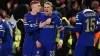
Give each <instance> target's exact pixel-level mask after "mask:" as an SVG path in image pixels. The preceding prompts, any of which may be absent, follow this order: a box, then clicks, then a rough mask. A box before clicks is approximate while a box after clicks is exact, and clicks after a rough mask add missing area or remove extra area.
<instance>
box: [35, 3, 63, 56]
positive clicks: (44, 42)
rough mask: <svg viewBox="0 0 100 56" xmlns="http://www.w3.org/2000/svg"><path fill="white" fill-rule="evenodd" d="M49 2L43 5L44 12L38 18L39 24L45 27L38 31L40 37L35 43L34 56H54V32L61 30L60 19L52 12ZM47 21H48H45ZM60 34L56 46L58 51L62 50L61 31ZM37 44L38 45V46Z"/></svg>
mask: <svg viewBox="0 0 100 56" xmlns="http://www.w3.org/2000/svg"><path fill="white" fill-rule="evenodd" d="M52 6H53V5H52V3H51V2H46V3H44V12H43V14H42V15H41V16H40V17H39V20H40V21H41V22H45V24H46V25H45V26H44V27H42V28H41V29H40V35H39V36H40V37H39V40H38V41H37V42H36V44H37V51H36V55H40V56H44V55H46V56H55V49H56V42H55V39H56V30H57V28H58V29H59V30H60V29H61V28H62V22H61V21H60V17H59V16H58V13H57V12H53V10H52V9H53V7H52ZM47 19H48V20H47ZM59 33H60V41H59V43H58V44H57V47H58V49H59V48H62V44H63V41H62V39H63V31H61V30H60V31H59ZM38 44H39V45H38Z"/></svg>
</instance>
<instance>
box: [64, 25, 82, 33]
mask: <svg viewBox="0 0 100 56" xmlns="http://www.w3.org/2000/svg"><path fill="white" fill-rule="evenodd" d="M64 29H65V30H69V31H72V32H80V30H81V28H80V27H70V26H65V27H64Z"/></svg>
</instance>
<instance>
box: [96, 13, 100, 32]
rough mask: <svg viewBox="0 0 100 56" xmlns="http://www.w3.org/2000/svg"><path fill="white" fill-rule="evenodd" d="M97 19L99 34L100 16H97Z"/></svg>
mask: <svg viewBox="0 0 100 56" xmlns="http://www.w3.org/2000/svg"><path fill="white" fill-rule="evenodd" d="M96 19H97V28H96V32H98V31H100V18H99V16H98V15H97V17H96Z"/></svg>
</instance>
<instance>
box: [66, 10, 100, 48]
mask: <svg viewBox="0 0 100 56" xmlns="http://www.w3.org/2000/svg"><path fill="white" fill-rule="evenodd" d="M99 21H100V20H99V17H98V15H97V13H96V12H94V11H93V10H90V9H85V10H83V11H81V12H79V13H78V14H77V15H76V26H75V27H65V29H66V30H71V31H74V32H79V37H78V40H77V44H80V45H84V46H93V43H94V36H95V31H96V29H97V28H96V26H98V24H97V22H99Z"/></svg>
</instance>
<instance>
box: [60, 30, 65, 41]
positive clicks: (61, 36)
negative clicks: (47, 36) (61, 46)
mask: <svg viewBox="0 0 100 56" xmlns="http://www.w3.org/2000/svg"><path fill="white" fill-rule="evenodd" d="M63 38H64V31H63V30H62V31H60V39H61V40H63Z"/></svg>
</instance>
